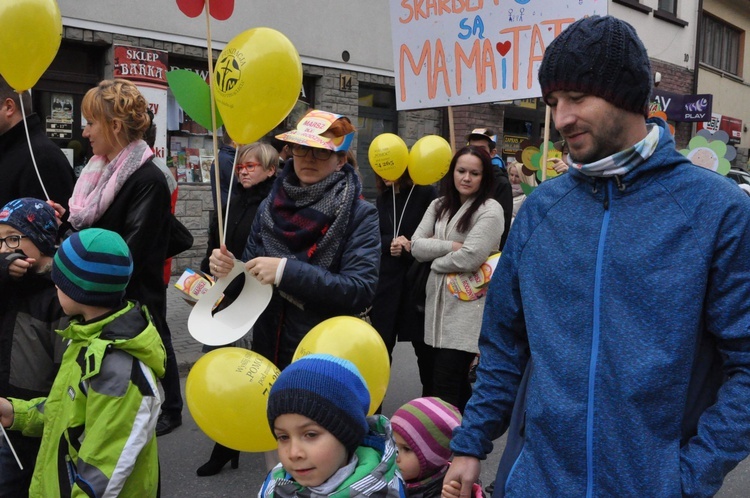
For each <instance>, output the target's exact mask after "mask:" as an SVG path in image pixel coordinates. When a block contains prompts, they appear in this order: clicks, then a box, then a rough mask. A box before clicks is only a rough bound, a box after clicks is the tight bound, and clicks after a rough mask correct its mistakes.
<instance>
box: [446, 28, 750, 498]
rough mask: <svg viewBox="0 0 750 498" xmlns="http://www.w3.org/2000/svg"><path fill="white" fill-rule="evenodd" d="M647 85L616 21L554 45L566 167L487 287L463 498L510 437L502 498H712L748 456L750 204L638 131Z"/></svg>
mask: <svg viewBox="0 0 750 498" xmlns="http://www.w3.org/2000/svg"><path fill="white" fill-rule="evenodd" d="M651 81H652V79H651V68H650V64H649V59H648V55H647V53H646V49H645V48H644V46H643V44H642V43H641V41H640V40H639V39H638V36H637V35H636V33H635V30H634V29H633V28H632V27H631V26H630V25H629V24H627V23H625V22H622V21H620V20H617V19H615V18H612V17H598V16H594V17H590V18H587V19H583V20H580V21H577V22H575V23H573V24H572V25H571V26H570V27H568V28H567V29H566V30H565V31H563V32H562V33H561V34H560V35H559V36H558V37H557V39H555V40H554V41H553V42H552V43H551V44H550V45H549V46H548V47H547V50H546V52H545V54H544V59H543V61H542V64H541V66H540V68H539V82H540V85H541V89H542V95H543V97H544V100H545V102H546V103H547V104H548V105H549V106H550V107H551V108H552V115H553V118H554V121H555V126H556V128H557V129H558V130H559V132H560V134H561V135H562V136H563V138H564V139H565V141H566V143H567V144H568V146H569V148H570V157H571V161H572V165H571V167H570V170H569V172H568V174H566V175H563V176H561V177H560V178H558V179H556V180H555V181H553V182H546V183H543V184H542V185H541V186H540V187H539V188H538V189H537V190H536V191H535V193H534V194H533V195H532V196H530V197H529V198H528V199H527V200H526V202H525V203H524V205H523V206H522V208H521V210H520V212H519V213H518V215H517V217H516V221H515V223H514V224H513V230H511V233H510V236H509V237H508V242H507V244H506V246H505V250H504V251H503V256H502V258H500V261H499V265H498V268H497V270H496V272H495V274H494V275H493V278H492V283H491V284H490V289H489V292H488V294H487V303H486V305H485V311H484V320H483V324H482V333H481V337H480V343H479V347H480V352H481V361H480V363H479V369H478V378H477V381H476V384H475V386H474V394H473V396H472V398H471V400H470V402H469V404H468V406H467V407H466V412H465V413H464V418H463V423H462V425H461V427H459V428H457V429H456V430H455V432H454V437H453V440H452V444H451V447H452V449H453V451H454V453H455V454H456V455H457V456H456V458H455V459H454V462H453V464H452V465H451V468H450V470H449V471H448V474H447V476H446V479H445V482H446V484H448V483H450V482H451V481H457V482H458V483H460V489H461V492H460V496H461V497H462V498H463V497H468V496H469V492H470V487H471V484H472V483H473V482H474V481H475V480H476V479H477V477H478V475H479V469H480V463H479V461H480V460H481V459H483V458H485V456H486V455H487V453H489V452H490V451H491V449H492V440H493V439H495V438H497V437H499V436H500V435H501V434H502V433H503V432H504V431H505V430H506V429H507V430H508V443H507V446H506V449H505V452H504V454H503V457H502V459H501V462H500V467H499V469H498V474H497V480H496V483H495V492H494V496H495V497H498V496H508V497H515V496H530V497H531V496H533V497H550V496H554V497H582V496H586V497H591V496H617V497H631V496H658V497H681V496H691V497H698V496H701V497H703V496H713V495H714V494H715V493H716V492H717V490H718V489H719V488H720V487H721V484H722V481H723V479H724V477H725V475H726V474H727V473H728V472H729V471H730V470H731V469H732V468H734V467H735V466H736V465H737V463H739V462H740V461H741V460H742V459H744V458H745V457H746V456H747V455H748V453H749V452H750V403H748V400H749V399H750V278H748V275H750V199H748V198H747V196H745V195H744V194H743V193H742V192H740V191H739V190H738V189H737V187H736V185H734V184H732V182H731V181H730V180H727V179H726V178H724V177H722V176H720V175H718V174H716V173H714V172H712V171H709V170H707V169H704V168H700V167H697V166H694V165H692V164H691V163H690V162H689V161H687V160H686V159H685V158H684V157H683V156H682V155H680V154H679V153H678V152H676V151H675V143H674V140H673V138H672V136H671V135H670V133H669V129H668V128H667V127H666V124H665V123H664V122H663V121H661V120H647V119H646V109H647V102H648V98H649V94H650V91H651ZM443 496H444V497H451V496H454V493H451V492H450V486H448V487H446V488H445V489H444V490H443Z"/></svg>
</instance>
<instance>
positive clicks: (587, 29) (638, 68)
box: [539, 16, 652, 116]
mask: <svg viewBox="0 0 750 498" xmlns="http://www.w3.org/2000/svg"><path fill="white" fill-rule="evenodd" d="M651 84H652V76H651V63H650V62H649V59H648V53H647V52H646V47H644V46H643V42H641V40H640V38H638V35H637V34H636V32H635V29H633V27H632V26H631V25H630V24H628V23H626V22H625V21H621V20H620V19H617V18H615V17H612V16H604V17H600V16H591V17H585V18H583V19H580V20H578V21H576V22H574V23H573V24H571V25H570V26H568V27H567V28H566V29H565V30H564V31H563V32H562V33H560V34H559V35H558V36H557V38H555V39H554V40H552V43H550V44H549V46H548V47H547V49H546V50H545V51H544V58H543V59H542V64H541V66H539V85H540V86H541V88H542V97H543V98H544V101H545V102H547V98H548V97H549V94H550V93H552V92H554V91H556V90H564V91H570V92H583V93H587V94H590V95H594V96H596V97H600V98H602V99H604V100H606V101H607V102H609V103H611V104H612V105H614V106H616V107H619V108H621V109H625V110H626V111H630V112H635V113H638V114H643V115H644V116H645V115H646V114H648V101H649V97H650V96H651Z"/></svg>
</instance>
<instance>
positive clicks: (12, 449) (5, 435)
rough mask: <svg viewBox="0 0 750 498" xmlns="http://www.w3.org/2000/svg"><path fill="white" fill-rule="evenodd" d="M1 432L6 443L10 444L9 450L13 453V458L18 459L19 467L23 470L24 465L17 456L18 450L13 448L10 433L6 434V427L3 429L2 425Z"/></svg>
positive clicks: (0, 425) (0, 426)
mask: <svg viewBox="0 0 750 498" xmlns="http://www.w3.org/2000/svg"><path fill="white" fill-rule="evenodd" d="M0 430H2V431H3V437H5V442H6V443H8V448H10V451H11V453H13V456H14V457H15V458H16V462H17V463H18V467H19V468H20V469H21V470H23V464H22V463H21V460H20V459H19V458H18V455H17V454H16V449H15V448H14V447H13V443H11V442H10V438H8V433H7V432H5V427H3V425H2V424H0Z"/></svg>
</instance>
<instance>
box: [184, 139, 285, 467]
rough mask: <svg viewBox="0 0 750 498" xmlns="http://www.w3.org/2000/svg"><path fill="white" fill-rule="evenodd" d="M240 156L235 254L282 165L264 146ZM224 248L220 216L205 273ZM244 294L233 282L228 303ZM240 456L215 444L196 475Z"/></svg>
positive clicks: (229, 221) (229, 229)
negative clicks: (217, 252) (211, 261)
mask: <svg viewBox="0 0 750 498" xmlns="http://www.w3.org/2000/svg"><path fill="white" fill-rule="evenodd" d="M237 154H238V161H237V165H236V166H235V173H234V174H235V177H236V178H237V179H238V180H239V184H240V185H241V186H242V188H238V189H235V190H232V191H231V193H230V196H229V198H228V201H229V203H230V205H229V215H228V216H227V218H226V220H225V223H226V228H225V230H224V236H225V239H226V248H227V250H228V251H229V252H231V253H233V254H242V251H243V250H244V249H245V244H246V243H247V238H248V236H249V235H250V228H251V227H252V225H253V220H254V219H255V214H256V212H257V211H258V206H260V203H261V202H262V201H263V199H265V198H266V197H267V196H268V193H269V192H270V191H271V186H272V185H273V181H274V178H275V176H274V175H275V174H276V167H277V166H278V164H279V154H278V152H276V149H274V148H273V147H272V146H271V145H269V144H264V143H260V142H255V143H252V144H249V145H243V146H242V147H240V148H239V150H238V151H237ZM220 246H221V241H220V240H219V219H218V216H214V218H213V220H212V221H211V226H210V227H209V231H208V250H207V251H206V257H205V258H203V261H202V262H201V271H203V272H204V273H210V272H211V267H210V262H209V258H210V257H211V253H212V252H213V250H214V249H217V248H219V247H220ZM241 290H242V283H240V282H236V283H235V282H232V283H231V284H230V285H229V286H228V287H227V288H226V289H225V291H224V295H225V299H227V300H228V302H231V301H234V299H236V297H237V296H238V295H239V293H240V291H241ZM211 349H215V348H210V347H208V346H204V351H206V350H211ZM239 456H240V452H239V451H237V450H233V449H230V448H227V447H226V446H222V445H220V444H219V443H215V444H214V449H213V451H212V452H211V458H210V459H209V460H208V462H206V463H205V464H203V465H201V466H200V467H199V468H198V470H197V471H196V474H198V475H199V476H201V477H203V476H212V475H214V474H218V473H219V472H220V471H221V469H222V468H223V467H224V465H226V464H227V462H230V461H231V462H232V467H233V468H237V466H238V462H239Z"/></svg>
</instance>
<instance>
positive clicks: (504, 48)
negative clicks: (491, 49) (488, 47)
mask: <svg viewBox="0 0 750 498" xmlns="http://www.w3.org/2000/svg"><path fill="white" fill-rule="evenodd" d="M495 48H496V49H497V51H498V52H500V55H505V54H507V53H508V51H509V50H510V42H509V41H506V42H502V43H500V42H498V43H497V45H495Z"/></svg>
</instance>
